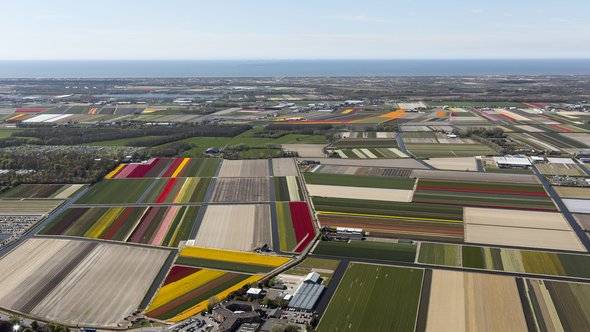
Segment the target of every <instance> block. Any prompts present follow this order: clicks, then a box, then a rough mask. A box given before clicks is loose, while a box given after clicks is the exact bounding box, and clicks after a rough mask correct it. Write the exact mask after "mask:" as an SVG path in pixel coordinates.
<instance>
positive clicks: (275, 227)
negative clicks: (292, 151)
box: [268, 159, 295, 254]
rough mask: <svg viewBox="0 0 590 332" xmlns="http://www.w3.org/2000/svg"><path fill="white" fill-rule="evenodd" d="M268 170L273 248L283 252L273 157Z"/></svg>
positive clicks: (269, 161)
mask: <svg viewBox="0 0 590 332" xmlns="http://www.w3.org/2000/svg"><path fill="white" fill-rule="evenodd" d="M293 162H295V160H293ZM268 171H269V174H270V178H271V180H272V181H270V200H271V201H272V202H274V203H270V227H271V229H270V231H271V233H272V250H273V251H274V252H277V253H279V254H282V253H283V252H282V251H281V243H280V241H279V219H278V216H277V209H276V205H277V203H276V192H275V185H274V184H275V183H274V176H275V173H274V170H273V169H272V159H269V160H268Z"/></svg>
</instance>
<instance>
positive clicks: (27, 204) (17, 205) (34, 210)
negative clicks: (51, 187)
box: [0, 199, 64, 215]
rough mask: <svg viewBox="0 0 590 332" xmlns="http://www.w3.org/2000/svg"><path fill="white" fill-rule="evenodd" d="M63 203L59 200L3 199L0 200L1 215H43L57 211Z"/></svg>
mask: <svg viewBox="0 0 590 332" xmlns="http://www.w3.org/2000/svg"><path fill="white" fill-rule="evenodd" d="M63 202H64V201H63V200H59V199H22V200H21V199H18V200H16V199H3V200H0V214H1V215H11V214H20V215H23V214H27V215H31V214H36V215H43V214H48V213H49V212H51V211H53V210H55V208H57V207H58V206H60V205H61V204H62V203H63Z"/></svg>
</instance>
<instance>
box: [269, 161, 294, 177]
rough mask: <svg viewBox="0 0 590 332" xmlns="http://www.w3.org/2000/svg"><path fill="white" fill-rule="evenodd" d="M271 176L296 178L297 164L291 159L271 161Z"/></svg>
mask: <svg viewBox="0 0 590 332" xmlns="http://www.w3.org/2000/svg"><path fill="white" fill-rule="evenodd" d="M272 173H273V176H297V175H298V173H297V164H296V163H295V159H292V158H279V159H273V160H272Z"/></svg>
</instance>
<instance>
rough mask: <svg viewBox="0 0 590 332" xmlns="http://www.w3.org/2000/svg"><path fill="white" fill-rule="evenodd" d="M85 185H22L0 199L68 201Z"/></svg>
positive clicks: (0, 196)
mask: <svg viewBox="0 0 590 332" xmlns="http://www.w3.org/2000/svg"><path fill="white" fill-rule="evenodd" d="M84 186H85V185H83V184H21V185H19V186H17V187H15V188H13V189H11V190H9V191H7V192H5V193H3V194H2V195H0V198H55V199H67V198H70V197H71V196H73V195H74V194H75V193H76V192H78V191H79V190H80V189H82V188H83V187H84Z"/></svg>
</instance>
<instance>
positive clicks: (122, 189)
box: [76, 179, 154, 204]
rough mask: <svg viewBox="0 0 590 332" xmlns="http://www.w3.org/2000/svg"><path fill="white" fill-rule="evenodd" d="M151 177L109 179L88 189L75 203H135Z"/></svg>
mask: <svg viewBox="0 0 590 332" xmlns="http://www.w3.org/2000/svg"><path fill="white" fill-rule="evenodd" d="M152 181H154V180H153V179H109V180H103V181H101V182H99V183H97V184H95V185H93V186H92V187H90V189H88V191H87V192H86V194H84V196H82V197H80V199H78V200H77V201H76V204H114V203H136V202H137V200H138V199H139V198H140V197H141V195H142V194H143V193H144V192H145V191H146V189H147V188H148V187H149V186H150V184H151V183H152Z"/></svg>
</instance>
